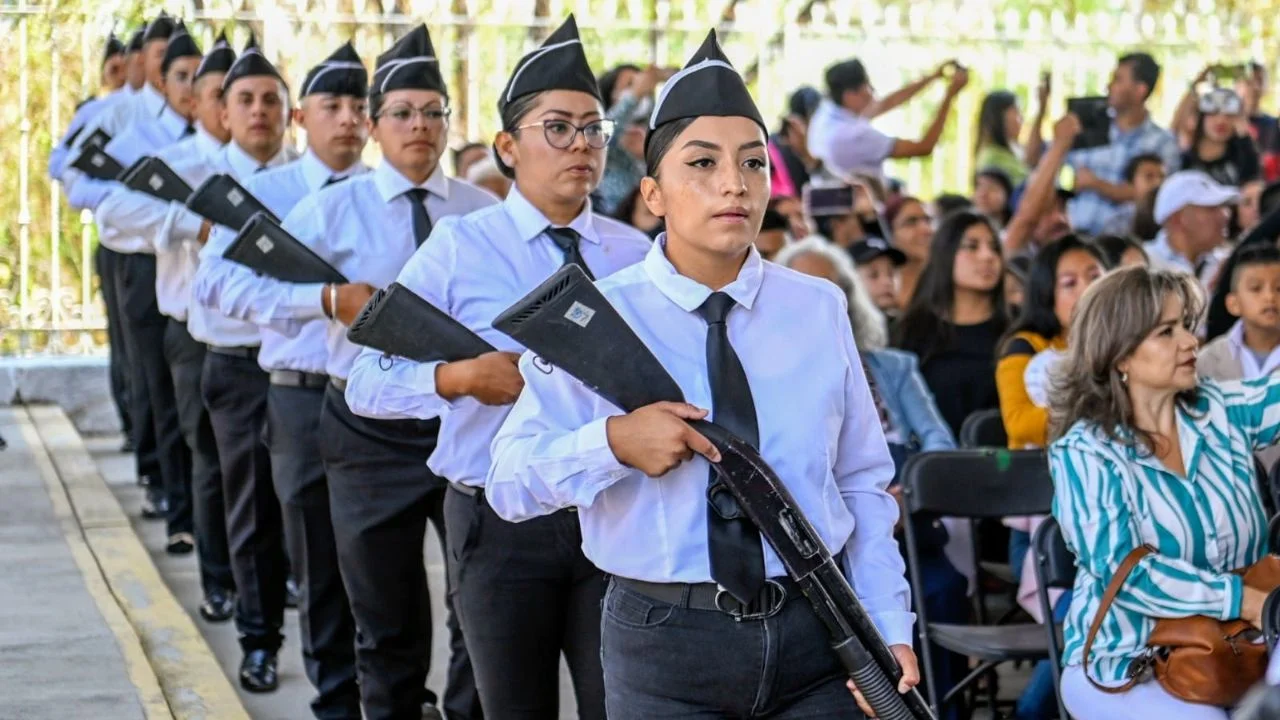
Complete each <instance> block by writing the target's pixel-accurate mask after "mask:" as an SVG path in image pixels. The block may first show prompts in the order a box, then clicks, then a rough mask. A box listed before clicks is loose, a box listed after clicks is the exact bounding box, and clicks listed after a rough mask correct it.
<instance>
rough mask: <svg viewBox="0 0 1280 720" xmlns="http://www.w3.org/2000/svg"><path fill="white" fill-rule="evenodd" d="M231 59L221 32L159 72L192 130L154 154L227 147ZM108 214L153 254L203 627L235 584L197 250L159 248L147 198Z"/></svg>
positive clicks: (121, 199)
mask: <svg viewBox="0 0 1280 720" xmlns="http://www.w3.org/2000/svg"><path fill="white" fill-rule="evenodd" d="M193 45H194V44H193V43H191V41H190V37H189V36H187V35H186V33H181V34H180V33H178V32H177V31H175V33H174V36H173V38H172V40H171V41H170V49H169V54H170V55H173V56H175V57H179V56H178V53H180V52H184V51H186V52H190V51H191V50H192V48H193ZM175 48H178V49H175ZM234 61H235V51H234V50H232V49H231V46H230V45H228V44H227V39H226V34H225V33H223V34H221V35H219V36H218V39H217V41H216V42H215V43H214V45H213V48H212V49H210V51H209V53H208V54H207V55H205V56H204V58H203V59H202V60H199V61H198V62H199V64H198V65H196V66H195V67H194V68H192V62H191V61H190V60H189V59H188V57H185V56H182V57H180V58H179V59H177V60H175V61H174V62H172V63H171V66H170V68H169V70H168V71H167V72H166V73H165V96H166V98H167V99H168V102H169V104H170V106H172V107H185V106H187V105H188V104H190V106H191V109H190V111H189V122H190V124H189V125H188V127H189V128H190V129H191V132H185V133H184V134H185V137H184V138H183V139H182V140H180V141H178V142H176V143H173V144H172V145H169V146H168V147H164V148H163V149H161V150H160V151H159V152H157V153H155V156H156V157H157V158H158V159H160V160H163V161H164V162H166V163H167V164H169V165H173V164H175V163H177V162H178V161H179V160H180V159H182V158H187V157H191V156H207V155H211V154H213V153H215V152H217V151H218V150H219V149H221V148H222V146H223V145H224V144H225V143H226V141H227V140H228V139H229V135H228V133H227V130H226V128H225V127H224V126H223V124H222V118H221V113H222V107H221V105H222V103H221V100H220V98H221V97H222V79H223V77H224V76H225V75H226V72H227V70H228V69H230V67H231V64H232V63H233V62H234ZM184 112H186V111H184ZM155 122H157V123H158V122H162V121H160V120H157V121H155ZM140 127H141V126H140ZM132 133H133V131H126V132H125V135H123V136H121V138H119V140H120V141H122V142H123V141H124V140H126V139H127V138H129V136H131V135H132ZM156 134H157V131H156V130H151V131H150V132H147V133H143V134H142V135H145V136H151V137H154V136H155V135H156ZM139 137H140V138H141V135H140V136H139ZM113 142H114V141H113ZM158 144H159V143H156V144H153V145H152V147H155V146H156V145H158ZM108 209H110V210H111V213H112V217H113V218H114V219H115V221H116V222H117V223H118V224H119V225H120V226H121V227H122V228H124V229H126V230H127V231H128V232H131V233H132V234H134V235H137V236H138V237H143V238H146V239H148V240H149V241H150V242H151V243H152V248H153V250H154V252H155V258H156V280H155V294H156V305H157V307H158V308H159V310H160V312H161V313H163V314H164V315H165V316H166V317H167V323H166V327H165V330H164V342H163V352H164V360H165V362H166V364H167V367H168V373H169V375H170V376H171V377H172V382H173V391H172V395H173V398H174V400H175V401H176V409H177V417H178V424H179V426H180V428H181V430H182V436H183V438H184V439H185V441H186V445H187V449H188V451H189V454H190V459H191V460H190V462H191V465H190V468H191V470H190V490H189V492H190V504H191V510H192V515H193V519H194V527H195V543H196V550H197V554H198V557H199V561H200V582H201V587H202V589H203V591H204V601H203V602H202V603H201V604H200V608H199V611H200V616H201V617H203V618H204V619H205V620H208V621H209V622H226V621H227V620H229V619H231V615H232V611H233V608H234V599H233V595H234V588H235V580H234V578H233V576H232V574H231V558H230V556H229V555H228V550H227V520H226V508H225V504H224V502H223V496H222V473H221V472H220V470H219V468H218V449H217V445H216V443H215V441H214V437H213V428H212V426H211V425H210V422H209V413H208V411H207V410H206V409H205V407H204V400H203V398H202V396H201V393H200V376H201V373H202V370H203V367H204V357H205V346H204V345H203V344H201V343H199V342H197V341H196V340H195V339H194V338H192V337H191V333H189V332H188V331H187V306H188V302H189V298H190V294H191V291H190V285H191V279H192V276H194V275H195V270H196V264H197V262H198V253H199V246H198V245H196V244H195V243H179V244H177V245H169V244H168V243H166V242H165V241H166V240H167V239H168V237H169V235H168V234H164V233H161V232H160V230H161V229H162V228H163V226H164V221H165V219H166V218H167V216H168V212H169V206H168V204H167V203H164V202H162V201H160V200H157V199H155V198H153V197H151V196H148V195H145V194H143V193H136V192H127V191H125V190H123V189H121V190H120V191H119V192H117V193H113V194H112V195H110V196H108V197H107V199H106V200H104V201H103V203H102V205H101V206H100V212H102V211H106V210H108Z"/></svg>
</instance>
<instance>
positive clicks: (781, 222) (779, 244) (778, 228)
mask: <svg viewBox="0 0 1280 720" xmlns="http://www.w3.org/2000/svg"><path fill="white" fill-rule="evenodd" d="M641 204H642V205H643V203H641ZM654 219H655V220H656V219H657V218H654ZM789 242H791V240H790V238H789V237H788V236H787V219H786V218H784V217H782V215H781V214H779V213H778V212H776V211H773V210H765V211H764V220H763V221H762V222H761V224H760V233H759V234H758V235H756V250H759V251H760V257H762V258H764V259H765V260H772V259H773V258H774V256H776V255H777V254H778V251H780V250H782V248H784V247H786V245H787V243H789Z"/></svg>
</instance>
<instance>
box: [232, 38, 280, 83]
mask: <svg viewBox="0 0 1280 720" xmlns="http://www.w3.org/2000/svg"><path fill="white" fill-rule="evenodd" d="M247 77H272V78H275V79H276V80H279V81H280V82H282V83H283V82H284V78H283V77H281V76H280V71H279V70H276V66H275V65H272V64H271V61H270V60H268V59H267V57H266V56H265V55H263V54H262V49H261V48H259V47H258V38H257V37H255V36H253V35H249V42H247V43H245V44H244V51H243V52H241V53H240V57H238V58H236V61H235V62H233V63H231V67H230V68H229V69H228V70H227V76H226V77H224V78H222V90H223V91H224V92H225V91H226V90H227V88H229V87H231V84H232V83H234V82H235V81H237V80H243V79H244V78H247Z"/></svg>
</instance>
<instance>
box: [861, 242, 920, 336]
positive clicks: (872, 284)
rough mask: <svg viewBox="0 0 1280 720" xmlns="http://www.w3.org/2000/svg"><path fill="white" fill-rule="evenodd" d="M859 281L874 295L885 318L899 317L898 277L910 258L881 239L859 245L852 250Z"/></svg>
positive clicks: (877, 306)
mask: <svg viewBox="0 0 1280 720" xmlns="http://www.w3.org/2000/svg"><path fill="white" fill-rule="evenodd" d="M849 254H850V255H852V256H853V262H854V264H855V265H856V266H857V268H858V277H859V278H860V279H861V281H862V285H863V287H865V288H866V289H867V292H868V293H869V294H870V295H871V301H872V302H873V303H875V306H876V309H878V310H879V311H880V312H881V313H883V314H884V315H885V317H894V316H896V315H897V314H898V309H899V308H898V285H899V282H900V277H899V273H900V272H901V268H902V266H903V265H906V264H907V255H906V253H904V252H902V251H901V250H899V249H898V248H896V247H894V246H892V245H890V244H889V243H887V242H885V241H884V240H881V239H880V238H878V237H873V238H867V239H865V240H862V241H859V242H856V243H854V244H853V247H851V248H849Z"/></svg>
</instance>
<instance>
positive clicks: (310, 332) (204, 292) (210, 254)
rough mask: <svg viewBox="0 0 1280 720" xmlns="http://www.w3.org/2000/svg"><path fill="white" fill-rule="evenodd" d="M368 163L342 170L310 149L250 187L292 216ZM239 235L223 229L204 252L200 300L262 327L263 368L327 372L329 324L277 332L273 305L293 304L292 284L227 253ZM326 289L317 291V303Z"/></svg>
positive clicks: (320, 322) (313, 322) (319, 320)
mask: <svg viewBox="0 0 1280 720" xmlns="http://www.w3.org/2000/svg"><path fill="white" fill-rule="evenodd" d="M368 170H369V169H368V168H367V167H366V166H365V164H364V163H362V162H356V164H355V165H353V166H351V167H349V168H347V169H346V170H343V171H341V172H338V171H336V170H333V169H331V168H330V167H329V166H328V165H325V164H324V162H323V161H321V160H320V158H318V157H316V154H315V153H313V152H311V151H310V150H308V151H307V152H306V153H303V155H302V157H301V158H299V159H298V160H297V162H291V163H289V164H288V165H283V166H281V167H278V168H272V169H271V170H266V171H263V172H261V173H258V174H256V175H253V176H251V177H250V178H249V179H248V180H246V181H245V183H244V187H245V189H246V190H248V191H249V192H250V193H251V194H252V195H253V196H254V197H256V198H258V199H259V200H261V201H262V204H264V205H266V206H267V208H268V209H269V210H271V212H272V213H274V214H275V216H276V217H278V218H283V217H287V216H288V215H289V213H290V212H291V211H292V210H293V208H294V207H295V206H296V205H297V204H298V203H299V202H300V201H301V200H302V199H303V198H305V197H306V196H308V195H310V194H312V193H314V192H317V191H318V190H320V189H321V188H323V187H324V186H325V184H326V183H328V182H329V180H330V179H345V178H349V177H352V176H354V175H362V174H364V173H366V172H368ZM236 235H237V233H236V232H234V231H232V230H231V229H230V228H225V227H221V226H219V227H217V228H215V229H214V230H213V232H212V233H211V234H210V235H209V242H208V243H206V244H205V246H204V249H203V250H202V251H201V252H200V266H201V269H202V272H201V273H200V278H201V282H200V283H199V284H198V285H197V286H196V301H197V302H199V303H200V304H202V305H205V306H206V307H209V308H212V309H214V310H217V311H218V312H220V313H222V314H223V315H226V316H227V317H230V318H236V319H238V320H247V321H249V322H251V323H254V324H255V325H258V326H259V329H260V330H261V332H262V349H261V350H260V351H259V352H258V364H259V365H261V366H262V369H263V370H266V371H268V372H270V371H272V370H298V371H301V372H309V373H323V372H324V371H325V361H326V360H328V358H329V351H328V348H327V346H326V342H327V339H328V331H329V327H328V326H329V321H328V319H327V318H324V317H320V318H316V319H314V320H311V321H309V322H307V323H306V324H304V325H303V326H302V327H301V328H300V329H299V330H298V332H297V334H296V335H292V336H291V335H287V334H284V333H281V332H278V331H277V330H274V329H272V327H271V325H270V318H271V317H272V316H273V314H274V312H273V307H274V306H275V305H277V304H278V303H279V302H281V300H282V298H283V299H284V300H287V299H288V298H289V296H290V293H291V292H292V286H291V285H290V284H289V283H282V282H280V281H279V280H276V279H274V278H271V277H267V276H265V275H258V274H257V273H255V272H253V271H252V270H250V269H249V268H247V267H244V266H243V265H240V264H238V263H235V262H232V261H230V260H224V259H223V257H222V254H223V253H225V252H226V251H227V248H229V247H231V243H232V242H233V241H234V240H235V238H236ZM319 297H320V291H319V290H316V293H315V299H317V300H318V299H319Z"/></svg>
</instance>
